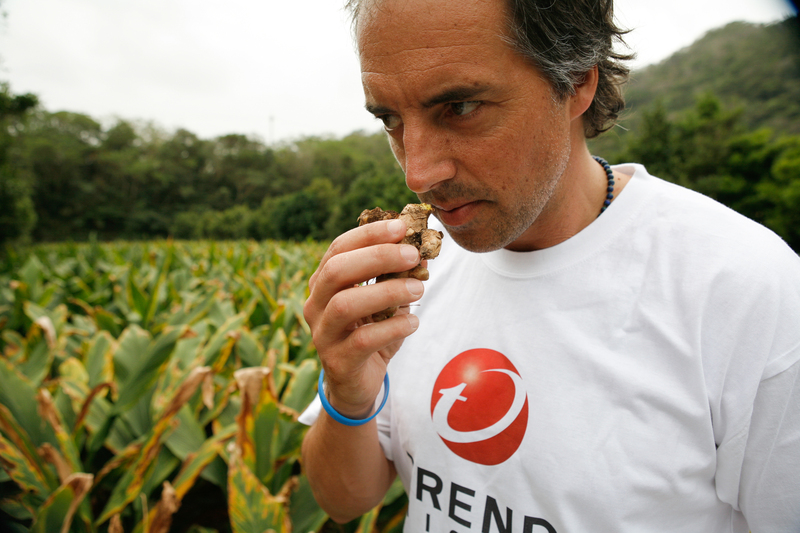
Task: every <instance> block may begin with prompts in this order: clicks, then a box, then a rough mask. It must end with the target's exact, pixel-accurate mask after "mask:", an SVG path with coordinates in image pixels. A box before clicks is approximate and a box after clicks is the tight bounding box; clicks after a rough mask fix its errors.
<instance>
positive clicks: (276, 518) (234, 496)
mask: <svg viewBox="0 0 800 533" xmlns="http://www.w3.org/2000/svg"><path fill="white" fill-rule="evenodd" d="M284 503H285V502H284V501H283V499H279V498H276V497H275V496H273V495H271V494H270V493H269V491H268V490H267V488H266V487H265V486H264V485H263V484H262V483H261V481H259V480H258V478H257V477H256V475H255V474H254V473H253V472H252V470H250V469H249V468H248V467H247V466H246V465H245V464H244V462H243V461H242V457H241V452H240V451H239V449H238V446H234V451H233V452H232V453H231V458H230V462H229V464H228V513H229V515H230V519H231V528H232V529H233V532H234V533H264V532H267V531H274V532H275V533H287V532H288V531H289V530H288V528H287V524H286V516H285V515H286V509H285V507H284Z"/></svg>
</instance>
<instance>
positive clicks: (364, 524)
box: [356, 505, 381, 533]
mask: <svg viewBox="0 0 800 533" xmlns="http://www.w3.org/2000/svg"><path fill="white" fill-rule="evenodd" d="M380 510H381V506H380V505H379V506H377V507H375V508H373V509H370V510H369V511H368V512H366V513H365V514H363V515H362V516H361V518H360V519H359V521H358V529H356V533H372V532H373V531H375V524H376V522H377V521H378V515H380Z"/></svg>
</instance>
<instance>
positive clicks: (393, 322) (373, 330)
mask: <svg viewBox="0 0 800 533" xmlns="http://www.w3.org/2000/svg"><path fill="white" fill-rule="evenodd" d="M418 327H419V320H418V319H417V317H416V316H414V315H411V314H404V315H396V316H394V317H392V318H390V319H388V320H384V321H383V322H376V323H373V324H366V325H364V326H361V327H358V328H356V329H355V330H353V331H352V332H351V333H350V335H348V336H347V337H346V338H345V339H344V340H343V341H342V342H341V343H339V344H337V345H336V347H335V349H330V350H327V352H328V353H327V356H326V357H320V361H321V362H322V364H323V367H324V368H325V373H326V374H328V375H329V376H330V379H331V381H333V382H337V383H358V382H360V381H361V378H362V377H363V373H364V369H365V365H367V364H368V362H369V360H370V358H371V357H372V356H373V354H375V353H378V354H379V355H380V357H381V358H382V359H383V361H384V363H388V362H389V360H391V357H392V356H393V355H394V354H395V353H396V352H397V348H399V346H400V345H401V344H402V342H403V340H404V339H405V338H406V337H408V336H409V335H411V334H412V333H414V332H415V331H416V330H417V328H418ZM320 353H322V352H320Z"/></svg>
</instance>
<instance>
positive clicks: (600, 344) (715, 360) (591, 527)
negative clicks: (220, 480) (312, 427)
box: [305, 165, 800, 533]
mask: <svg viewBox="0 0 800 533" xmlns="http://www.w3.org/2000/svg"><path fill="white" fill-rule="evenodd" d="M615 168H616V169H617V170H618V171H621V172H624V173H628V174H633V175H634V176H633V179H632V180H631V181H630V182H629V184H628V185H627V186H626V187H625V189H624V190H623V191H622V193H621V194H619V196H618V197H617V198H616V199H615V200H614V202H613V203H612V205H611V207H610V208H609V209H608V210H607V211H606V212H605V213H604V214H603V215H602V216H600V217H599V218H598V219H597V220H596V221H594V222H593V223H592V224H590V225H589V226H588V227H586V228H585V229H584V230H583V231H581V232H580V233H579V234H577V235H575V236H574V237H572V238H570V239H568V240H567V241H565V242H563V243H561V244H559V245H557V246H554V247H552V248H548V249H545V250H540V251H536V252H527V253H517V252H510V251H508V250H498V251H496V252H491V253H487V254H474V253H471V252H467V251H465V250H463V249H461V248H460V247H458V246H457V245H456V244H455V243H454V242H453V241H452V239H448V238H447V237H445V241H444V244H443V249H442V253H441V255H440V256H439V257H438V258H437V259H436V260H434V261H431V262H430V264H429V270H430V272H431V279H430V280H429V281H428V282H426V290H425V295H424V297H423V298H422V300H421V301H420V305H419V307H415V308H414V312H415V314H417V315H418V316H419V317H420V328H419V330H418V331H417V332H415V333H414V334H413V335H411V336H410V337H409V338H408V339H406V341H405V343H404V345H403V347H402V349H401V350H400V351H399V352H398V353H397V355H396V356H395V357H394V359H393V360H392V362H391V363H390V365H389V378H390V383H391V393H390V397H389V400H388V402H387V405H386V407H385V408H384V410H383V411H382V412H381V413H380V415H379V416H378V427H379V431H380V434H379V437H380V440H381V444H382V446H383V449H384V452H385V453H386V456H387V457H388V458H389V459H390V460H392V461H393V462H394V464H395V467H396V468H397V471H398V473H399V475H400V477H401V479H402V481H403V484H404V486H405V488H406V491H407V492H408V495H409V510H408V515H407V517H406V525H405V531H407V532H424V531H429V532H437V533H438V532H447V531H455V532H462V531H481V532H525V533H544V532H549V533H553V532H557V533H574V532H585V531H603V532H605V531H609V532H612V531H613V532H617V533H624V532H631V533H640V532H642V531H648V532H653V531H664V532H671V533H674V532H686V533H690V532H691V533H697V532H704V533H713V532H720V533H721V532H725V533H739V532H741V533H747V532H748V530H749V529H752V531H753V532H754V533H769V532H776V533H777V532H782V533H783V532H790V531H800V481H798V480H800V391H799V390H798V384H800V378H798V376H799V375H800V362H798V361H800V259H799V258H798V256H797V255H796V254H794V252H792V251H791V250H790V249H789V248H788V247H787V246H786V245H785V243H783V241H781V240H780V239H779V238H778V237H777V236H775V235H774V234H772V233H771V232H769V231H768V230H766V229H765V228H763V227H762V226H760V225H758V224H755V223H754V222H752V221H750V220H748V219H746V218H744V217H742V216H740V215H738V214H736V213H735V212H733V211H731V210H729V209H727V208H726V207H724V206H722V205H720V204H718V203H716V202H713V201H712V200H710V199H708V198H706V197H704V196H701V195H699V194H696V193H694V192H691V191H688V190H686V189H683V188H680V187H678V186H675V185H673V184H670V183H667V182H664V181H662V180H659V179H657V178H654V177H652V176H649V175H648V174H647V172H646V171H645V169H644V168H643V167H641V166H639V165H625V166H620V167H615ZM432 225H433V224H432ZM310 411H313V410H310ZM310 415H311V412H309V413H308V414H307V415H306V417H305V420H309V419H310V418H311V416H310ZM745 517H747V518H746V519H745Z"/></svg>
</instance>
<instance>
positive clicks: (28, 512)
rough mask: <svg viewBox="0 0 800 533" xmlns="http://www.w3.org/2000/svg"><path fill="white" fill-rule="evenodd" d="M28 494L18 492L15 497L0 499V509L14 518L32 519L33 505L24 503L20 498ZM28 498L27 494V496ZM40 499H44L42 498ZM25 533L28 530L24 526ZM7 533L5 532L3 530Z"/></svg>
mask: <svg viewBox="0 0 800 533" xmlns="http://www.w3.org/2000/svg"><path fill="white" fill-rule="evenodd" d="M25 496H28V495H26V494H20V495H18V496H17V498H16V499H12V498H5V499H1V500H0V511H3V512H4V513H6V514H7V515H8V516H10V517H11V518H13V519H15V520H20V521H23V520H32V519H33V507H32V506H30V505H27V504H25V503H24V502H23V501H22V498H23V497H25ZM26 499H29V496H28V498H26ZM41 501H44V498H42V500H41ZM24 531H25V533H27V532H28V529H27V528H25V530H24ZM3 533H7V532H3Z"/></svg>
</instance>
